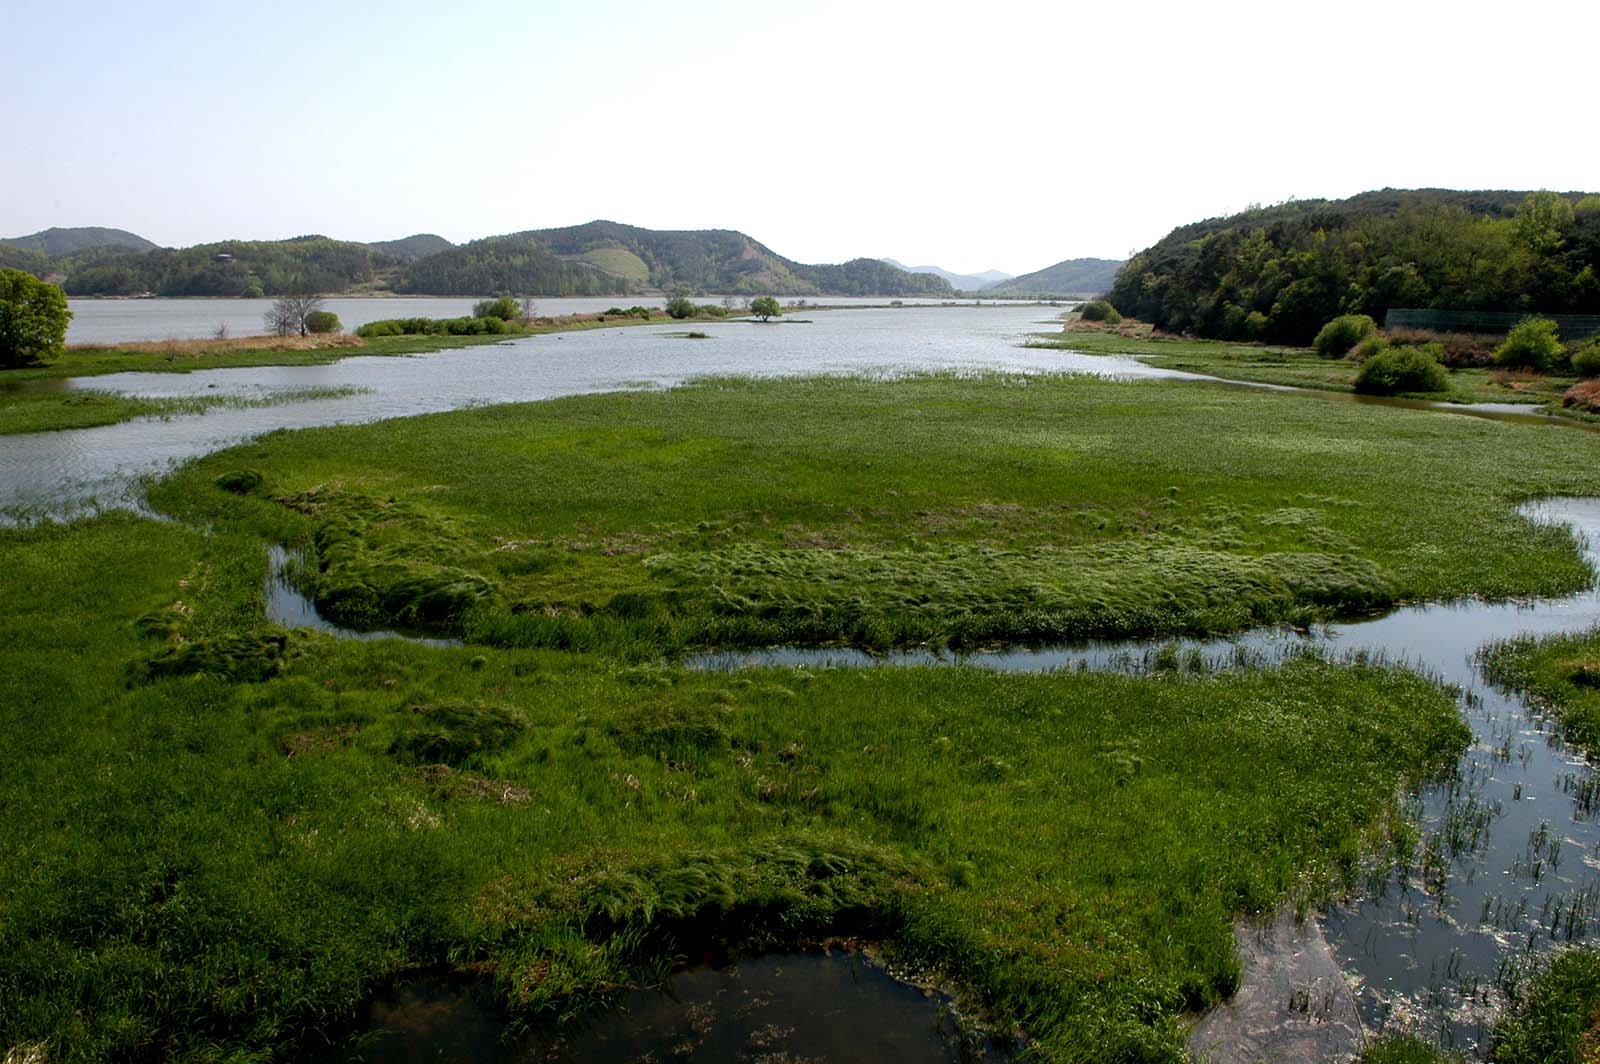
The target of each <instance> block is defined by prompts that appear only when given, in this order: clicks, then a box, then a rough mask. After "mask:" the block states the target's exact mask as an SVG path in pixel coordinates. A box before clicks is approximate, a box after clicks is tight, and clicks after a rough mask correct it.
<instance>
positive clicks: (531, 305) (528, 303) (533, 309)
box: [522, 295, 539, 325]
mask: <svg viewBox="0 0 1600 1064" xmlns="http://www.w3.org/2000/svg"><path fill="white" fill-rule="evenodd" d="M538 313H539V304H537V303H535V302H534V301H533V297H532V296H529V295H525V296H523V297H522V323H523V324H524V325H526V324H527V323H528V322H530V321H532V320H533V319H534V316H535V315H536V314H538Z"/></svg>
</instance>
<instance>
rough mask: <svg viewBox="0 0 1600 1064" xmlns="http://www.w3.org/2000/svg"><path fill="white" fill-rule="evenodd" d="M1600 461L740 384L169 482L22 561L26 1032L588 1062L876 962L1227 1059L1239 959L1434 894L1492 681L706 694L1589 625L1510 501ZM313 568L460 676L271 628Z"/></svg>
mask: <svg viewBox="0 0 1600 1064" xmlns="http://www.w3.org/2000/svg"><path fill="white" fill-rule="evenodd" d="M763 331H764V330H763ZM778 331H785V330H778ZM1596 446H1597V441H1595V440H1593V439H1592V438H1591V437H1590V436H1588V435H1587V434H1584V433H1577V432H1564V431H1559V430H1554V429H1549V428H1531V427H1524V426H1517V425H1503V424H1494V423H1488V422H1475V421H1471V420H1468V419H1464V418H1446V417H1440V416H1436V415H1427V414H1416V413H1412V412H1407V411H1395V410H1387V409H1380V408H1366V407H1357V406H1350V407H1343V406H1340V407H1330V406H1328V405H1326V404H1320V403H1311V402H1306V401H1304V400H1301V399H1297V398H1294V397H1284V396H1275V395H1268V394H1250V393H1246V392H1241V391H1239V390H1237V389H1227V388H1222V387H1214V386H1207V385H1194V384H1187V383H1180V382H1150V381H1147V382H1138V383H1130V382H1117V381H1106V380H1095V379H1090V378H1083V377H1049V376H1045V377H1040V376H1023V375H1013V374H990V375H976V376H974V375H953V374H952V375H929V376H921V377H914V378H909V379H899V380H871V379H857V378H813V379H802V380H789V381H778V380H750V379H735V378H721V379H715V380H708V381H704V382H701V383H698V384H695V385H692V386H689V387H685V388H679V389H674V390H671V391H667V392H660V393H630V394H609V395H593V396H580V397H573V398H568V399H562V400H558V401H553V402H545V403H537V404H524V405H518V406H506V407H495V408H487V409H477V410H470V411H461V412H457V413H448V414H438V415H429V416H426V417H420V418H413V419H406V420H403V421H392V422H384V423H378V424H372V425H361V426H344V427H336V428H325V429H315V430H308V431H300V432H293V433H276V434H272V435H269V436H265V437H262V438H260V439H257V440H255V441H252V442H248V443H245V444H243V445H240V446H238V447H236V448H233V449H230V450H228V451H225V452H222V453H219V454H216V455H212V456H209V457H206V458H203V459H200V460H198V461H195V462H193V463H190V464H189V465H187V466H185V467H184V468H182V469H180V470H178V471H177V472H176V473H174V474H173V475H171V476H170V477H168V478H166V479H164V480H163V481H161V482H160V483H158V484H156V485H154V486H153V487H152V489H151V491H150V495H149V497H150V500H151V502H152V504H153V505H154V506H155V507H157V508H159V509H160V510H161V511H163V512H165V513H167V514H170V515H172V516H174V517H176V518H177V520H176V521H173V522H155V521H147V520H141V519H138V518H136V517H133V516H130V515H111V516H105V517H100V518H96V519H93V520H84V521H78V522H74V523H72V524H65V525H51V524H44V525H39V526H35V527H25V528H20V529H10V530H5V531H0V542H3V544H4V547H5V551H6V554H7V557H8V559H9V561H8V564H7V566H5V567H4V569H3V570H0V601H4V602H5V603H6V606H5V608H4V610H3V611H0V632H3V635H4V638H3V639H0V713H3V714H4V719H3V723H4V727H3V728H0V757H3V758H4V761H5V763H6V764H8V765H9V766H13V767H14V772H13V773H12V774H11V776H10V778H9V783H10V785H9V786H8V788H7V791H6V795H5V798H4V803H5V804H4V805H3V806H0V810H3V816H4V827H5V830H6V832H7V836H8V838H10V839H12V840H13V842H14V845H13V848H12V850H11V853H12V854H13V855H14V856H11V857H7V858H6V859H4V860H0V1043H3V1044H5V1045H6V1046H8V1047H9V1046H21V1047H25V1048H26V1047H31V1046H41V1047H45V1051H46V1052H47V1053H48V1055H49V1058H50V1059H52V1060H54V1059H61V1060H97V1059H127V1058H137V1057H144V1058H163V1057H168V1058H178V1059H203V1058H206V1057H207V1056H208V1055H214V1054H215V1053H217V1052H218V1051H221V1052H227V1053H234V1054H240V1055H244V1054H249V1055H255V1056H262V1057H280V1058H290V1057H293V1056H294V1055H296V1054H299V1053H303V1052H307V1051H310V1050H311V1049H314V1048H318V1047H322V1046H325V1045H326V1044H327V1043H329V1042H330V1041H333V1042H337V1041H339V1040H341V1039H343V1038H345V1037H346V1036H348V1035H349V1034H350V1033H351V1031H352V1027H351V1024H352V1023H353V1021H354V1018H355V1017H356V1016H357V1014H358V1010H359V1008H360V1006H361V1004H362V1002H363V1001H365V1000H367V999H368V998H369V997H370V996H371V995H372V994H374V993H375V992H376V991H378V990H379V989H381V988H382V987H384V986H387V985H389V984H390V983H391V982H392V981H393V980H394V979H396V978H397V977H399V976H402V975H404V974H405V973H408V972H416V971H422V970H435V971H436V970H440V969H445V970H456V971H472V972H476V973H479V975H480V976H481V977H482V978H483V979H485V980H486V983H487V986H488V987H489V993H491V994H492V995H493V997H494V999H495V1001H496V1002H497V1003H498V1004H499V1006H500V1007H503V1008H505V1009H506V1010H508V1011H509V1013H510V1014H512V1015H514V1016H516V1017H518V1018H519V1020H520V1022H525V1023H532V1024H552V1023H559V1022H560V1021H561V1020H562V1019H564V1018H570V1017H572V1016H574V1015H579V1014H583V1013H585V1012H586V1011H587V1010H590V1009H592V1008H594V1007H595V1006H597V1005H601V1004H603V1003H605V1002H607V1001H610V1000H614V999H615V997H616V996H617V995H618V994H620V993H621V992H622V991H623V988H625V987H626V986H627V985H629V984H630V983H631V982H635V981H643V982H649V981H650V980H651V979H654V978H657V977H659V975H660V973H661V972H663V971H665V970H669V969H670V968H672V967H673V966H675V965H676V964H679V963H681V962H682V961H684V960H686V959H688V958H689V957H691V956H697V955H698V954H699V952H700V951H701V950H703V949H704V948H706V946H707V945H708V944H714V945H715V946H716V947H718V948H725V949H729V950H736V949H741V948H743V949H757V950H767V949H782V948H788V947H793V946H798V945H804V944H808V943H815V942H825V941H833V940H839V939H846V940H854V941H862V940H867V941H874V942H878V943H880V944H881V948H882V949H883V950H884V951H885V953H886V955H887V956H889V957H891V958H893V959H894V960H896V961H897V962H898V963H900V964H903V965H906V966H909V967H911V968H914V969H917V970H920V971H924V972H928V973H933V974H935V975H936V976H937V977H938V978H939V979H940V981H942V982H944V983H945V984H947V985H950V986H951V987H952V988H954V989H955V990H956V991H957V992H958V999H959V1000H960V1002H961V1003H962V1005H963V1009H964V1011H966V1012H968V1013H970V1014H971V1015H974V1016H977V1017H979V1018H980V1019H981V1020H982V1021H983V1022H984V1023H985V1024H986V1025H987V1026H989V1027H990V1028H991V1029H992V1030H994V1031H996V1032H998V1033H999V1034H1001V1035H1009V1034H1022V1035H1025V1036H1026V1038H1027V1040H1028V1044H1029V1045H1030V1046H1031V1047H1032V1051H1033V1052H1035V1053H1037V1054H1038V1055H1040V1056H1041V1057H1042V1058H1044V1059H1060V1060H1075V1059H1103V1060H1115V1059H1174V1060H1175V1059H1181V1058H1182V1057H1183V1056H1184V1053H1185V1049H1184V1043H1183V1031H1184V1028H1183V1022H1184V1019H1185V1017H1188V1016H1191V1015H1192V1014H1193V1013H1194V1012H1195V1011H1196V1010H1198V1009H1202V1008H1204V1007H1206V1006H1208V1005H1210V1004H1213V1003H1215V1002H1216V1001H1218V1000H1220V999H1221V998H1222V997H1224V996H1225V995H1227V994H1228V993H1230V992H1231V991H1232V989H1233V988H1234V987H1235V986H1236V985H1237V983H1238V980H1239V977H1240V972H1239V968H1238V962H1237V959H1236V954H1235V952H1234V946H1233V937H1232V936H1233V926H1234V922H1235V920H1236V919H1237V918H1238V917H1240V916H1242V915H1245V914H1249V913H1256V912H1262V911H1270V910H1272V909H1275V908H1277V907H1278V906H1280V905H1282V904H1284V903H1285V902H1289V903H1292V904H1300V905H1310V904H1314V903H1316V902H1317V901H1319V900H1321V899H1323V898H1326V897H1328V896H1329V895H1330V894H1332V893H1336V892H1338V891H1340V890H1342V889H1344V888H1345V887H1346V886H1347V885H1348V884H1350V883H1354V882H1358V881H1359V880H1360V873H1361V869H1362V867H1363V862H1362V856H1363V854H1367V855H1371V854H1374V853H1385V852H1391V853H1404V852H1409V851H1408V848H1409V846H1410V845H1411V844H1412V843H1413V842H1414V841H1415V836H1414V833H1412V832H1411V831H1409V830H1407V829H1406V828H1405V827H1404V826H1403V825H1405V823H1406V817H1405V804H1404V802H1403V801H1401V800H1400V798H1399V797H1398V796H1400V795H1402V794H1403V793H1404V790H1405V788H1406V787H1407V786H1408V785H1415V784H1418V783H1420V782H1421V781H1423V780H1426V779H1429V778H1431V777H1433V776H1435V775H1436V774H1438V773H1440V772H1442V771H1446V770H1448V768H1449V767H1450V766H1451V765H1453V764H1454V762H1455V759H1456V757H1457V755H1458V754H1459V752H1460V751H1461V750H1462V748H1463V747H1464V746H1465V744H1466V743H1467V742H1468V738H1469V733H1468V731H1467V729H1466V727H1465V725H1464V724H1463V723H1462V721H1461V719H1460V717H1459V715H1458V712H1457V702H1456V699H1455V696H1454V694H1453V693H1452V692H1450V691H1448V690H1447V689H1445V688H1444V687H1443V686H1442V685H1441V684H1439V683H1438V682H1437V681H1435V680H1433V679H1429V678H1427V677H1424V676H1420V675H1417V674H1415V673H1413V672H1411V671H1407V670H1405V669H1402V668H1399V667H1395V666H1391V665H1387V664H1383V663H1381V662H1376V661H1372V660H1368V661H1364V662H1362V661H1349V662H1337V661H1329V660H1323V659H1322V658H1320V657H1318V656H1316V655H1294V656H1292V657H1290V658H1289V659H1287V660H1284V661H1282V662H1280V663H1276V664H1259V665H1252V664H1250V663H1249V662H1244V661H1241V662H1239V663H1238V664H1237V665H1230V666H1228V667H1225V668H1222V669H1215V668H1212V667H1209V666H1204V665H1201V666H1197V667H1196V668H1194V669H1192V670H1191V669H1184V668H1181V667H1179V668H1159V669H1156V670H1154V671H1153V672H1151V673H1149V674H1146V675H1110V674H1101V673H1081V674H1080V673H1075V672H1057V673H1051V674H1045V675H1012V676H1007V675H999V674H995V673H990V672H985V671H982V670H978V669H970V668H933V669H893V670H878V671H872V672H867V673H859V672H846V671H840V670H818V669H809V668H795V667H773V668H764V669H749V670H743V671H740V672H737V673H734V674H718V673H707V672H702V671H695V670H691V669H688V668H686V667H684V666H683V665H682V664H681V663H680V655H681V654H682V653H684V652H685V651H688V650H691V649H695V648H725V647H734V646H761V645H766V644H770V643H777V642H787V643H803V644H812V645H819V644H830V643H843V644H848V645H851V646H856V647H864V648H871V649H881V648H890V647H905V646H913V645H922V646H926V645H936V646H953V647H970V646H982V645H986V644H991V643H996V642H1011V641H1021V642H1026V643H1039V642H1044V641H1051V640H1059V639H1071V638H1079V637H1083V636H1087V635H1096V634H1098V635H1130V634H1140V633H1151V634H1159V633H1179V632H1216V631H1234V630H1237V629H1239V628H1242V627H1245V626H1248V625H1253V624H1258V623H1262V622H1268V621H1288V622H1293V623H1297V624H1305V623H1307V622H1310V621H1313V620H1316V619H1319V618H1327V617H1331V616H1335V615H1339V614H1343V613H1346V612H1349V611H1353V610H1354V611H1359V610H1370V609H1375V608H1380V607H1383V606H1386V605H1390V604H1394V603H1399V602H1407V601H1414V600H1421V599H1438V598H1450V597H1455V596H1461V595H1469V594H1477V595H1485V596H1490V597H1505V596H1518V595H1537V594H1543V595H1553V594H1560V593H1564V592H1569V591H1572V590H1575V589H1577V588H1579V587H1581V586H1583V585H1584V584H1585V583H1586V582H1587V581H1588V579H1589V577H1590V574H1589V571H1588V570H1587V568H1586V566H1585V564H1584V561H1583V559H1582V556H1581V554H1580V553H1579V551H1578V550H1577V549H1576V546H1575V545H1574V543H1573V542H1572V540H1571V538H1570V536H1568V535H1567V534H1566V533H1565V532H1564V531H1562V530H1560V529H1557V528H1548V527H1541V526H1538V525H1536V524H1534V523H1532V522H1530V521H1528V520H1526V519H1525V518H1523V517H1522V516H1519V515H1518V513H1517V512H1516V510H1515V504H1516V503H1518V502H1520V501H1522V500H1524V499H1527V498H1531V497H1537V496H1544V495H1550V494H1562V493H1565V494H1583V493H1585V492H1586V491H1592V490H1593V484H1592V474H1591V472H1590V471H1591V470H1592V468H1593V460H1594V457H1595V447H1596ZM269 543H270V544H289V545H292V546H295V547H298V548H300V549H302V550H303V551H304V555H305V558H306V565H305V567H304V571H303V572H302V574H301V575H300V577H299V579H300V580H301V581H302V582H303V584H304V586H305V587H306V589H307V590H308V591H309V593H310V594H312V595H313V596H314V597H315V600H316V602H317V604H318V606H319V608H321V609H322V610H324V611H325V612H326V613H327V614H328V615H329V616H330V617H333V618H335V619H338V620H341V621H343V622H346V623H349V624H352V625H355V626H358V627H369V626H402V627H406V628H417V629H423V630H425V631H429V632H432V633H435V634H449V635H458V636H462V637H464V638H465V639H466V640H467V645H465V646H461V647H433V646H424V645H420V644H414V643H410V642H406V641H400V640H384V641H372V642H358V641H350V640H340V639H335V638H332V637H329V636H327V635H322V634H318V633H316V632H311V631H305V630H285V629H282V628H279V627H277V626H275V625H273V624H271V623H270V622H269V621H268V620H267V618H266V617H265V616H264V615H263V612H262V606H261V588H262V585H263V583H264V580H265V578H266V575H267V560H266V552H265V550H264V549H263V547H264V545H265V544H269ZM1178 664H1181V662H1179V663H1178ZM1241 765H1249V766H1250V767H1251V771H1249V772H1241V771H1240V770H1239V767H1240V766H1241Z"/></svg>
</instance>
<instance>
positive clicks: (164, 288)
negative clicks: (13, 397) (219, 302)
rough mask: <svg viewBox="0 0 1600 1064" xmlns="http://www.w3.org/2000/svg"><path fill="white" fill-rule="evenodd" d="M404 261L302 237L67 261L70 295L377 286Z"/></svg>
mask: <svg viewBox="0 0 1600 1064" xmlns="http://www.w3.org/2000/svg"><path fill="white" fill-rule="evenodd" d="M398 263H399V260H398V259H395V258H393V257H392V256H387V255H382V254H379V253H378V252H375V251H374V250H373V249H372V248H370V247H368V246H367V245H366V244H353V243H349V242H347V241H343V240H331V239H329V238H328V237H325V236H301V237H295V238H294V239H292V240H225V241H222V242H221V243H216V244H198V245H196V246H194V247H190V248H160V249H157V250H155V251H147V252H143V253H136V252H126V253H119V254H115V255H110V256H107V257H104V258H100V259H98V260H96V261H93V262H89V263H80V262H69V263H68V264H67V265H68V269H67V271H66V272H67V279H66V284H65V288H66V290H67V294H68V295H74V296H89V295H142V294H144V293H147V292H151V293H154V294H156V295H161V296H243V295H269V296H270V295H276V294H279V293H282V292H287V291H292V290H294V289H297V288H307V289H311V290H313V291H319V292H344V291H348V290H350V289H352V288H355V287H358V286H362V285H372V284H375V283H376V282H378V281H379V280H380V278H381V277H382V275H383V274H384V273H385V272H386V271H392V270H393V269H394V268H395V267H396V266H397V265H398Z"/></svg>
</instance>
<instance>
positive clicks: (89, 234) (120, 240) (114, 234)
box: [0, 225, 156, 256]
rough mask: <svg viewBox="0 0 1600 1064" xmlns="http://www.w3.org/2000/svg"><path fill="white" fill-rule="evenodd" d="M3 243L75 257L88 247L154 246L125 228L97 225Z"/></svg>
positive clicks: (136, 248) (149, 248) (2, 241)
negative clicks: (109, 227) (107, 227)
mask: <svg viewBox="0 0 1600 1064" xmlns="http://www.w3.org/2000/svg"><path fill="white" fill-rule="evenodd" d="M0 244H6V245H9V246H11V247H14V248H21V249H23V250H24V251H36V252H38V253H39V254H41V255H49V256H58V255H76V254H78V253H79V252H81V251H88V250H89V249H90V248H111V247H115V248H122V249H124V250H127V251H153V250H155V247H156V245H155V244H154V243H152V242H151V241H149V240H146V239H145V238H144V237H142V236H139V235H138V234H137V233H130V232H128V231H127V230H126V229H105V228H102V227H100V226H97V225H85V226H79V227H77V228H74V229H43V230H40V231H39V232H37V233H29V234H28V235H27V236H10V237H0Z"/></svg>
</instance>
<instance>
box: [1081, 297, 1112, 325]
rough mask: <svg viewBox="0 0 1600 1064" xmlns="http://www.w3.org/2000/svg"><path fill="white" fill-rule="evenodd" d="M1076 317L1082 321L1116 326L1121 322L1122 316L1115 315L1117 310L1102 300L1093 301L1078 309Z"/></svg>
mask: <svg viewBox="0 0 1600 1064" xmlns="http://www.w3.org/2000/svg"><path fill="white" fill-rule="evenodd" d="M1078 315H1079V317H1081V318H1082V319H1083V320H1084V321H1102V322H1105V323H1106V324H1107V325H1117V324H1119V323H1121V321H1122V315H1121V314H1119V313H1117V308H1116V307H1114V306H1112V305H1111V304H1110V303H1108V302H1106V301H1105V300H1103V299H1093V300H1090V301H1089V302H1087V303H1085V304H1084V305H1083V306H1082V307H1080V308H1079V309H1078Z"/></svg>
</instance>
